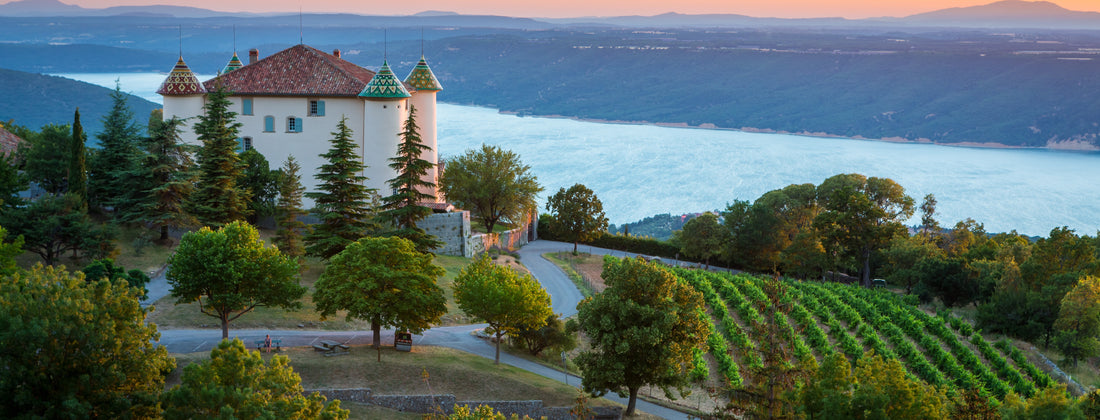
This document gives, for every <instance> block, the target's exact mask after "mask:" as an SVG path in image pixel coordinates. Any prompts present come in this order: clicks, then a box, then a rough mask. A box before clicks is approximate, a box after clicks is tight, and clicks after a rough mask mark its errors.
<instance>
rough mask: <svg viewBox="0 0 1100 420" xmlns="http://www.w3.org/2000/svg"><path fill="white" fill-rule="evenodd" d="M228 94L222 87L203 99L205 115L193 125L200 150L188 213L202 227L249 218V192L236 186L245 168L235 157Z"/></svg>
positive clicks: (236, 125) (234, 128)
mask: <svg viewBox="0 0 1100 420" xmlns="http://www.w3.org/2000/svg"><path fill="white" fill-rule="evenodd" d="M228 96H229V92H227V91H226V90H225V88H223V87H222V86H221V85H218V87H217V89H215V90H214V91H213V92H210V93H209V94H208V95H207V97H206V105H205V106H204V107H203V108H204V109H205V113H204V114H203V115H200V116H199V122H198V123H197V124H195V134H198V135H199V141H201V142H202V148H201V149H199V152H198V154H197V158H198V167H199V182H198V190H196V191H195V193H194V194H192V195H191V202H190V210H191V213H192V214H194V215H195V217H197V218H198V219H199V222H201V223H202V224H204V225H207V226H222V225H225V224H228V223H229V222H232V221H234V220H244V219H245V217H247V216H248V200H249V199H250V198H251V197H250V196H249V193H248V191H245V190H244V189H243V188H241V187H239V186H238V185H237V180H238V179H240V178H241V174H242V173H243V172H244V165H243V164H241V159H240V157H239V156H237V151H236V149H237V130H238V129H239V128H240V127H241V123H239V122H237V121H236V116H237V113H236V112H233V111H230V110H229V105H230V102H229V99H227V97H228Z"/></svg>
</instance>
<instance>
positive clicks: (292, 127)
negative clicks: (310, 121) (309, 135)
mask: <svg viewBox="0 0 1100 420" xmlns="http://www.w3.org/2000/svg"><path fill="white" fill-rule="evenodd" d="M286 132H288V133H301V132H302V119H301V118H294V117H286Z"/></svg>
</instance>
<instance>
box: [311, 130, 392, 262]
mask: <svg viewBox="0 0 1100 420" xmlns="http://www.w3.org/2000/svg"><path fill="white" fill-rule="evenodd" d="M351 134H352V131H351V129H350V128H348V125H347V117H344V118H341V119H340V122H339V123H337V125H336V131H334V132H332V140H330V141H329V143H330V144H331V145H332V146H331V148H330V149H329V151H328V152H327V153H325V154H322V155H321V157H323V158H325V160H326V161H327V163H325V164H323V165H321V167H320V168H319V169H318V173H317V179H319V180H321V185H318V186H317V189H319V190H321V192H312V193H306V196H307V197H309V198H312V199H313V202H314V205H315V206H316V211H317V213H318V215H319V217H320V218H321V223H319V224H317V225H314V226H313V232H312V233H310V234H309V235H307V236H306V240H305V241H306V253H307V254H309V255H313V256H317V257H321V258H332V256H333V255H336V254H339V253H340V251H343V250H344V247H347V246H348V244H351V243H352V242H355V241H357V240H359V239H360V238H363V237H365V236H367V234H369V233H371V232H372V231H374V230H376V229H377V225H376V224H375V223H374V222H373V217H372V214H371V212H372V209H373V208H374V207H375V206H374V205H373V203H374V202H375V201H376V200H377V198H376V197H377V195H378V192H377V191H375V190H374V189H373V188H367V187H366V186H364V185H363V182H364V181H366V180H367V177H365V176H362V175H361V174H362V173H363V169H364V168H365V166H364V165H363V161H362V159H361V158H360V157H359V154H358V153H357V152H356V149H357V146H356V145H355V142H354V141H352V138H351Z"/></svg>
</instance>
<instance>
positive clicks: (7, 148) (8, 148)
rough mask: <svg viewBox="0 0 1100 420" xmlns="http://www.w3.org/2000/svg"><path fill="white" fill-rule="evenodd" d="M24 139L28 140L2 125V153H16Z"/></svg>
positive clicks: (0, 130)
mask: <svg viewBox="0 0 1100 420" xmlns="http://www.w3.org/2000/svg"><path fill="white" fill-rule="evenodd" d="M24 141H26V140H23V139H22V138H20V137H19V136H17V135H15V134H12V133H11V132H10V131H8V130H5V129H4V127H0V154H2V155H10V154H12V153H15V151H16V150H18V149H19V144H20V143H23V142H24Z"/></svg>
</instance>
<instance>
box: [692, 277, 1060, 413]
mask: <svg viewBox="0 0 1100 420" xmlns="http://www.w3.org/2000/svg"><path fill="white" fill-rule="evenodd" d="M676 273H677V275H678V276H679V277H680V278H681V279H682V280H683V281H685V282H687V283H688V284H691V285H692V286H693V287H695V288H696V290H699V292H700V293H702V294H703V297H704V299H705V301H706V304H707V306H708V308H709V312H710V314H711V316H712V322H713V323H714V332H713V333H712V334H711V337H710V338H709V339H708V345H709V348H710V352H711V354H712V355H713V356H714V359H715V360H716V362H717V364H718V365H719V366H718V369H717V370H718V371H720V372H722V375H723V376H724V378H725V380H726V381H728V383H730V384H733V385H735V386H737V385H741V384H742V383H743V382H744V379H742V378H743V377H744V375H742V373H741V372H745V371H746V370H747V369H750V368H753V367H759V366H762V363H763V358H762V355H761V354H760V351H759V350H757V347H756V345H755V344H754V343H758V342H761V341H760V340H761V339H762V337H757V336H755V334H757V331H758V329H757V328H754V327H753V326H754V325H755V324H757V323H762V322H765V320H764V314H762V312H761V309H760V308H766V309H764V310H768V311H770V309H768V308H770V306H769V305H770V304H768V303H767V302H768V297H767V296H766V295H765V292H764V291H763V290H764V287H763V282H764V281H765V280H763V279H761V278H758V277H752V276H748V275H744V274H738V275H736V276H731V275H728V274H717V273H708V272H702V271H697V270H696V271H691V270H683V269H677V270H676ZM783 284H784V285H785V286H786V289H787V290H788V296H789V297H790V299H791V305H790V308H791V310H790V313H789V314H787V315H785V316H781V317H779V320H778V321H777V322H778V323H779V325H780V328H781V330H785V331H786V332H783V333H781V335H782V338H781V341H782V342H783V345H784V347H787V348H788V349H789V354H792V355H793V357H794V359H796V360H802V361H808V360H809V359H810V358H814V359H817V360H821V359H823V358H824V357H825V356H827V355H830V354H833V353H841V354H844V355H845V356H847V357H848V358H849V359H850V360H857V359H859V358H860V357H863V355H864V353H865V352H867V351H874V353H875V354H876V355H880V356H883V357H885V358H887V359H898V360H899V361H901V362H902V364H904V365H905V367H906V369H907V370H908V371H909V373H910V374H912V375H913V376H915V377H917V378H920V379H921V380H923V381H925V382H927V383H929V384H932V385H935V386H936V387H939V388H941V389H973V388H981V389H984V390H985V391H986V392H989V393H990V395H992V396H994V397H995V398H997V399H1002V398H1004V397H1005V395H1007V394H1008V393H1009V392H1015V393H1017V394H1018V395H1021V396H1031V395H1033V394H1035V392H1036V391H1037V390H1039V389H1042V388H1045V387H1048V386H1051V385H1053V384H1055V382H1054V381H1053V380H1052V379H1051V378H1050V376H1049V375H1047V374H1046V373H1045V372H1043V371H1042V370H1040V369H1038V368H1036V367H1035V366H1034V365H1033V364H1032V363H1031V362H1029V361H1028V359H1027V357H1026V355H1025V354H1024V353H1023V352H1022V351H1021V350H1020V349H1018V348H1016V347H1015V346H1013V345H1012V344H1010V343H1009V342H1007V341H1004V340H1001V341H997V342H995V343H990V342H988V341H986V338H985V337H984V336H983V335H982V334H981V332H980V331H975V330H974V328H973V326H971V325H970V324H969V323H967V322H966V321H964V320H961V319H959V318H956V317H954V316H945V317H942V318H941V317H938V316H932V315H928V314H927V313H925V312H923V311H921V310H920V309H919V308H917V307H916V306H914V305H913V304H911V303H910V302H906V301H905V299H903V298H902V297H901V296H900V295H896V294H894V293H890V292H887V291H882V290H874V289H863V288H858V287H850V286H846V285H842V284H838V283H821V282H802V281H784V282H783ZM697 364H698V362H697Z"/></svg>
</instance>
